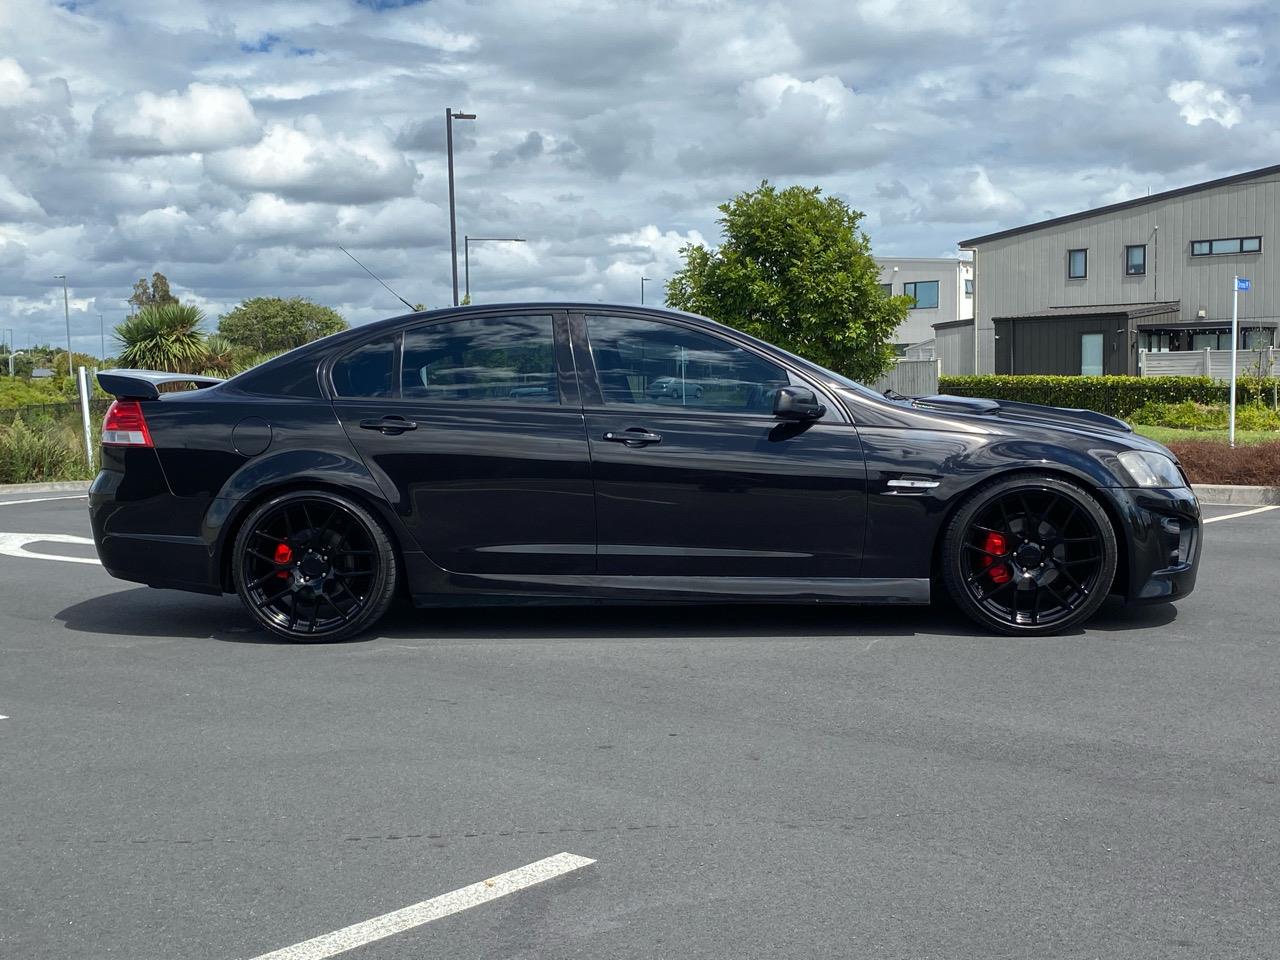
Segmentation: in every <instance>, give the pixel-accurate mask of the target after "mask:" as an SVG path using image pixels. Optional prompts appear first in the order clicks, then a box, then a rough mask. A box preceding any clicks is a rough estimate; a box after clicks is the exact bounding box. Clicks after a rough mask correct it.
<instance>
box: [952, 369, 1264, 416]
mask: <svg viewBox="0 0 1280 960" xmlns="http://www.w3.org/2000/svg"><path fill="white" fill-rule="evenodd" d="M1276 385H1277V378H1275V377H1271V378H1259V377H1249V378H1242V379H1241V381H1240V383H1239V386H1238V389H1237V395H1236V402H1237V403H1238V404H1240V405H1243V404H1244V403H1246V402H1247V401H1250V400H1255V399H1265V400H1268V401H1269V400H1270V399H1271V396H1272V389H1273V388H1274V387H1275V386H1276ZM938 390H939V392H940V393H950V394H955V395H956V396H961V397H991V398H992V399H995V400H1018V401H1021V402H1023V403H1044V404H1048V405H1049V406H1053V407H1081V408H1083V409H1085V410H1096V411H1098V412H1099V413H1106V414H1110V415H1111V416H1113V417H1123V418H1124V419H1126V420H1127V419H1129V418H1130V417H1131V416H1133V413H1134V411H1136V410H1138V409H1139V408H1141V407H1144V406H1146V405H1147V404H1150V403H1183V402H1185V401H1191V402H1192V403H1200V404H1225V403H1226V402H1227V399H1228V397H1227V393H1228V390H1229V388H1228V386H1227V385H1226V384H1224V383H1219V382H1217V381H1215V380H1211V379H1209V378H1208V377H1052V376H1005V375H994V376H977V377H942V378H940V379H939V381H938Z"/></svg>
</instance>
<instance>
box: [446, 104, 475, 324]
mask: <svg viewBox="0 0 1280 960" xmlns="http://www.w3.org/2000/svg"><path fill="white" fill-rule="evenodd" d="M475 118H476V115H475V114H474V113H454V112H453V107H445V108H444V141H445V153H446V154H447V155H448V158H449V253H450V259H451V263H452V265H453V305H454V306H455V307H456V306H457V305H458V214H457V210H456V208H455V206H454V202H453V121H455V120H474V119H475Z"/></svg>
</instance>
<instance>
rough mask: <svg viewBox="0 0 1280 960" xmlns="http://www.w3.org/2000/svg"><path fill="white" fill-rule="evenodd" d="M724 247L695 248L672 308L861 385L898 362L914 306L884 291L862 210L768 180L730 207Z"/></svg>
mask: <svg viewBox="0 0 1280 960" xmlns="http://www.w3.org/2000/svg"><path fill="white" fill-rule="evenodd" d="M720 212H721V214H722V216H721V217H720V218H719V220H718V222H719V224H720V226H721V228H722V231H723V242H722V243H721V244H720V246H719V247H718V248H716V249H708V248H707V247H704V246H702V245H701V244H688V245H686V246H685V247H684V248H683V249H682V250H681V254H682V255H683V256H684V258H685V265H684V268H683V269H682V270H680V271H679V272H678V273H677V274H676V275H675V276H673V277H672V278H671V279H670V280H669V281H668V282H667V303H668V304H670V305H671V306H673V307H677V308H679V309H682V310H689V311H692V312H694V313H701V314H703V315H704V316H708V317H710V318H712V319H713V320H718V321H720V322H721V323H724V324H727V325H728V326H731V327H735V328H737V329H739V330H742V331H743V332H745V333H750V334H752V335H753V336H757V337H760V338H761V339H763V340H768V341H769V342H771V343H776V344H777V345H778V346H780V347H783V348H785V349H787V350H790V351H792V352H793V353H797V354H799V355H801V356H803V357H806V358H808V359H810V360H812V361H814V362H815V363H819V364H822V365H823V366H825V367H829V368H830V369H832V370H836V371H838V372H840V373H843V374H845V375H846V376H848V377H851V378H853V379H855V380H861V381H867V382H870V381H873V380H875V379H876V378H877V377H878V376H880V374H882V373H883V372H884V371H885V370H886V369H887V368H888V366H889V364H890V363H891V362H892V359H893V347H892V340H893V333H894V331H895V330H896V329H897V328H898V326H899V325H900V324H901V323H902V321H903V320H905V319H906V316H907V310H908V309H909V308H910V305H911V300H910V298H908V297H901V296H899V297H890V296H886V295H885V294H884V291H883V290H882V289H881V287H880V272H879V268H878V267H877V266H876V262H875V260H874V259H872V256H871V241H870V239H869V238H868V237H867V235H866V233H864V232H863V231H862V230H860V229H859V227H858V225H859V223H860V222H861V220H862V216H863V215H862V213H860V212H859V211H857V210H854V209H852V208H850V207H849V206H848V205H847V204H845V203H844V202H843V201H841V200H839V199H837V198H835V197H823V196H822V190H821V189H820V188H818V187H812V188H806V187H799V186H795V187H787V188H786V189H784V190H779V189H777V188H776V187H774V186H773V185H771V184H770V183H769V182H768V181H767V180H766V181H764V182H762V183H761V184H760V187H759V188H758V189H756V190H752V191H749V192H747V193H742V194H739V195H738V196H736V197H734V198H733V199H732V200H730V201H729V202H728V203H725V204H722V205H721V206H720Z"/></svg>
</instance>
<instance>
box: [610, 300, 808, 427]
mask: <svg viewBox="0 0 1280 960" xmlns="http://www.w3.org/2000/svg"><path fill="white" fill-rule="evenodd" d="M587 335H588V337H589V338H590V340H591V356H592V357H593V358H594V359H595V365H596V374H597V376H598V377H599V380H600V390H601V392H602V393H603V395H604V402H605V404H606V405H609V406H612V405H615V404H618V405H645V406H658V407H682V408H686V407H687V408H696V409H699V410H716V411H723V412H737V413H766V414H767V413H770V412H771V411H772V410H773V401H774V395H775V393H776V392H777V388H778V387H781V386H786V385H787V384H788V383H789V382H790V378H789V377H788V376H787V371H786V370H785V369H783V368H782V367H780V366H778V365H777V364H774V363H770V362H769V361H768V360H765V359H764V358H762V357H759V356H757V355H756V354H754V353H752V352H751V351H749V350H745V349H743V348H742V347H739V346H738V345H737V344H734V343H731V342H729V341H728V340H723V339H721V338H720V337H715V336H711V335H710V334H706V333H701V332H699V331H697V330H690V329H688V328H687V327H681V326H677V325H675V324H670V323H661V322H659V321H656V320H647V319H644V318H641V317H605V316H599V317H587Z"/></svg>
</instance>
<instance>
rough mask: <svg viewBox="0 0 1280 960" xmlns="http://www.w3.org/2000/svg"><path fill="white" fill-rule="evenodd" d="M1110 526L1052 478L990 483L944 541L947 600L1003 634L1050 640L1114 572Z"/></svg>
mask: <svg viewBox="0 0 1280 960" xmlns="http://www.w3.org/2000/svg"><path fill="white" fill-rule="evenodd" d="M1116 558H1117V545H1116V536H1115V531H1114V530H1113V529H1112V527H1111V521H1110V520H1109V519H1108V518H1107V514H1106V512H1105V511H1104V510H1103V509H1102V507H1101V505H1100V504H1099V503H1098V501H1097V500H1096V499H1095V498H1094V497H1093V496H1092V495H1091V494H1090V493H1089V492H1088V491H1086V490H1084V489H1082V488H1081V487H1079V486H1077V485H1076V484H1074V483H1071V482H1069V481H1067V480H1063V479H1061V478H1058V477H1051V476H1036V475H1022V476H1015V477H1009V478H1007V479H1004V480H997V481H995V482H993V483H990V484H988V485H986V486H984V487H982V488H980V489H979V490H977V491H975V492H974V494H973V495H972V496H971V497H970V498H969V499H968V500H967V501H965V502H964V504H963V505H962V506H961V507H960V509H959V510H957V511H956V513H955V515H954V516H953V517H952V518H951V521H950V522H949V523H948V524H947V528H946V532H945V533H944V535H943V539H942V557H941V560H942V577H943V582H944V583H945V585H946V588H947V592H948V593H949V594H950V595H951V597H952V599H953V600H954V601H955V603H956V605H957V606H959V607H960V609H961V610H963V611H964V612H965V613H966V614H967V615H968V616H969V617H970V618H971V619H973V620H974V621H976V622H977V623H979V624H981V625H982V626H984V627H987V628H988V629H991V630H997V631H1000V632H1002V633H1011V634H1024V635H1025V634H1046V633H1057V632H1060V631H1062V630H1066V629H1069V628H1070V627H1073V626H1075V625H1076V624H1078V623H1081V622H1082V621H1084V620H1085V619H1087V618H1088V617H1089V616H1091V615H1092V614H1093V613H1094V611H1096V610H1097V609H1098V607H1099V606H1100V605H1101V604H1102V602H1103V600H1105V599H1106V595H1107V592H1108V591H1109V590H1110V588H1111V581H1112V579H1113V578H1114V577H1115V572H1116Z"/></svg>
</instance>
